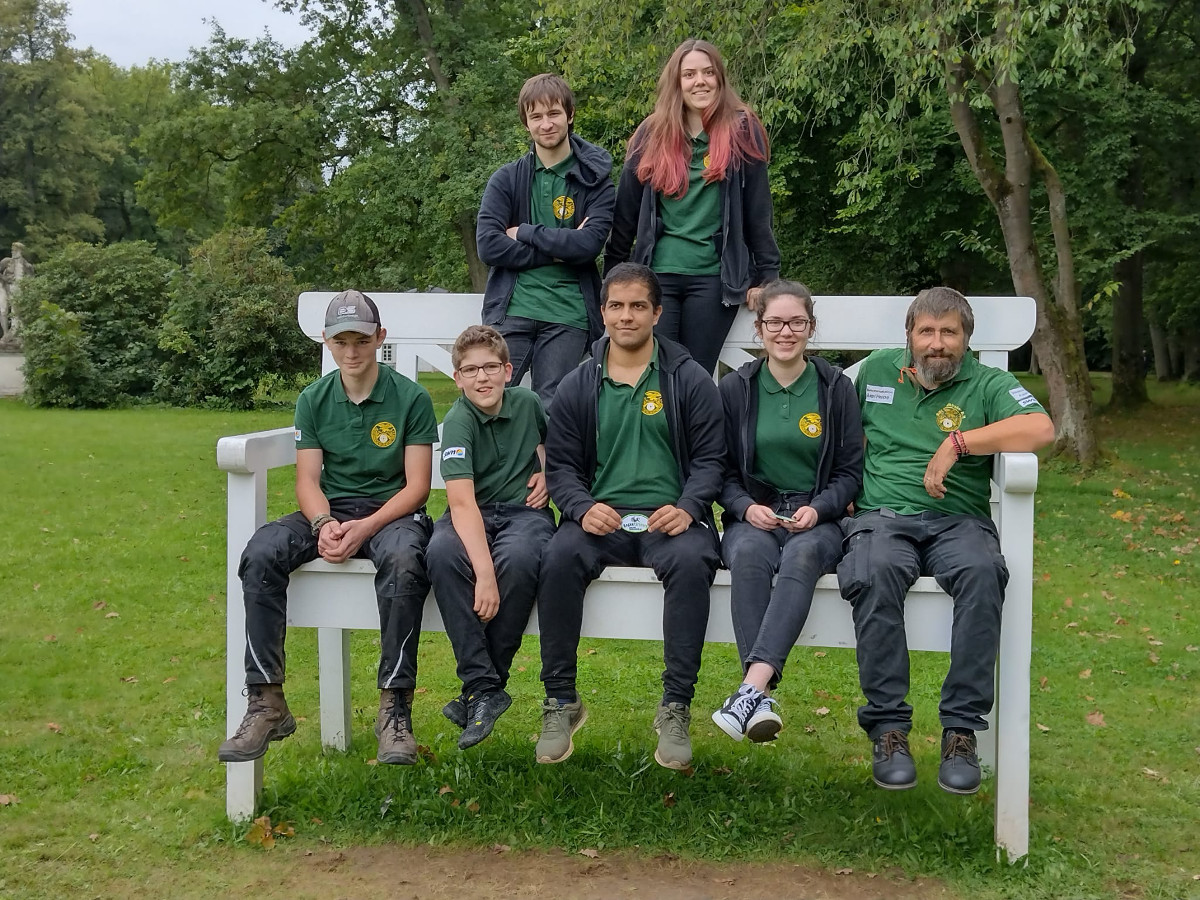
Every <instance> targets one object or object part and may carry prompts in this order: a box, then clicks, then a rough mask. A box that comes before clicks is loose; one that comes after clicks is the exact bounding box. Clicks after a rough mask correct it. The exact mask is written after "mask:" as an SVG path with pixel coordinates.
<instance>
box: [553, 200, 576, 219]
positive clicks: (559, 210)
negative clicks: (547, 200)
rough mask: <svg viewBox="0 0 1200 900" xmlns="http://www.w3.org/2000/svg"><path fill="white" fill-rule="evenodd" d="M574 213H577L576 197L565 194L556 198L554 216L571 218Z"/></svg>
mask: <svg viewBox="0 0 1200 900" xmlns="http://www.w3.org/2000/svg"><path fill="white" fill-rule="evenodd" d="M573 215H575V200H574V198H572V197H567V196H565V195H564V196H561V197H555V198H554V218H556V219H560V220H561V219H569V218H571V216H573Z"/></svg>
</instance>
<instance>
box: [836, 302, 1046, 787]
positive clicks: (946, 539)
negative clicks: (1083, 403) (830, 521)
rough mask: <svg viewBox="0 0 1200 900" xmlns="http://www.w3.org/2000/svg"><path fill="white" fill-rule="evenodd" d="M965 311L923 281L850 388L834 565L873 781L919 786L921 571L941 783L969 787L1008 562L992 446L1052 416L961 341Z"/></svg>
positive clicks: (1019, 443)
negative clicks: (856, 413)
mask: <svg viewBox="0 0 1200 900" xmlns="http://www.w3.org/2000/svg"><path fill="white" fill-rule="evenodd" d="M974 327H975V317H974V315H973V314H972V312H971V307H970V305H969V304H968V303H967V301H966V298H964V297H963V295H962V294H960V293H958V291H955V290H952V289H951V288H945V287H937V288H930V289H929V290H925V291H922V292H921V293H920V294H918V295H917V297H916V299H915V300H914V301H913V302H912V305H911V306H909V308H908V314H907V316H906V317H905V331H906V332H907V335H908V345H907V346H906V347H903V348H898V349H889V350H877V351H875V352H874V353H872V354H871V355H870V356H868V357H867V358H866V359H865V360H863V362H862V365H861V366H860V368H859V372H858V376H857V378H856V379H855V385H856V387H857V389H858V398H859V402H860V403H861V404H862V411H863V432H864V435H865V438H866V454H865V468H864V473H863V487H862V493H861V494H860V495H859V498H858V501H857V503H856V509H857V514H856V516H855V518H854V519H853V521H852V523H851V525H850V527H849V529H848V532H847V537H846V555H845V557H844V558H843V559H842V561H841V563H840V564H839V565H838V580H839V583H840V585H841V592H842V596H843V597H844V598H845V599H846V600H848V601H849V602H850V603H851V605H852V606H853V615H854V631H855V635H856V640H857V656H858V674H859V684H860V685H861V687H862V692H863V695H864V696H865V697H866V700H867V702H866V704H865V705H864V706H861V707H860V708H859V710H858V724H859V725H860V726H861V727H862V729H863V730H864V731H866V733H867V736H868V737H869V738H870V739H871V741H873V742H874V760H873V766H872V774H873V777H874V780H875V783H876V784H877V785H879V786H880V787H882V788H886V789H889V790H903V789H905V788H910V787H912V786H913V785H915V784H916V783H917V772H916V767H915V766H914V765H913V760H912V755H911V753H910V752H909V747H908V732H909V730H910V729H911V728H912V706H911V705H909V703H908V702H907V700H906V697H907V694H908V644H907V641H906V636H905V631H904V598H905V595H906V594H907V593H908V589H909V588H910V587H911V586H912V584H913V582H915V581H916V580H917V578H918V577H920V576H922V575H931V576H933V577H934V578H935V579H936V580H937V583H938V585H939V586H940V587H941V588H942V590H944V591H946V593H948V594H949V595H950V596H951V597H952V598H953V600H954V623H953V626H952V628H953V630H952V634H951V644H950V669H949V672H948V673H947V675H946V680H945V681H944V682H943V684H942V696H941V703H940V705H939V709H938V712H939V717H940V719H941V723H942V761H941V765H940V767H939V769H938V784H939V785H940V786H941V787H942V789H943V790H946V791H949V792H951V793H955V794H973V793H975V791H977V790H979V781H980V772H979V758H978V755H977V752H976V740H975V732H976V731H980V730H982V729H984V728H987V721H986V720H985V719H984V716H985V715H987V713H989V712H990V711H991V709H992V701H993V699H994V674H993V673H994V669H995V663H996V652H997V649H998V647H999V644H1000V608H1001V604H1002V602H1003V600H1004V588H1005V586H1006V585H1007V583H1008V569H1007V568H1006V567H1005V564H1004V557H1003V556H1001V554H1000V539H999V536H998V534H997V532H996V527H995V525H994V523H993V522H992V520H991V517H990V516H989V509H988V501H989V499H990V484H989V478H990V475H991V470H992V460H991V457H992V454H994V453H1000V452H1003V451H1010V452H1032V451H1034V450H1037V449H1038V448H1039V447H1044V446H1045V445H1046V444H1048V443H1050V442H1051V441H1052V440H1054V423H1053V422H1051V421H1050V417H1049V416H1048V415H1046V412H1045V410H1044V409H1043V408H1042V405H1041V404H1040V403H1039V402H1038V401H1037V399H1036V398H1035V397H1034V396H1033V395H1032V394H1030V393H1029V391H1027V390H1025V388H1023V387H1022V386H1021V384H1020V383H1019V382H1018V381H1017V379H1016V378H1015V377H1013V375H1012V374H1011V373H1009V372H1006V371H1004V370H1002V369H995V368H992V367H991V366H985V365H983V364H982V363H980V362H979V361H978V360H976V359H975V357H974V356H972V355H971V354H970V352H969V351H968V343H969V341H970V339H971V333H972V331H973V330H974Z"/></svg>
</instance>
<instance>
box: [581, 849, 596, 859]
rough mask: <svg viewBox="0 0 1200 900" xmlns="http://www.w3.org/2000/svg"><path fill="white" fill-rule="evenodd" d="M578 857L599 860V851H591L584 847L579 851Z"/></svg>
mask: <svg viewBox="0 0 1200 900" xmlns="http://www.w3.org/2000/svg"><path fill="white" fill-rule="evenodd" d="M579 855H580V856H586V857H587V858H588V859H599V858H600V851H599V850H593V849H592V848H591V847H585V848H584V849H582V850H580V851H579Z"/></svg>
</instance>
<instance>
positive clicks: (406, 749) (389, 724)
mask: <svg viewBox="0 0 1200 900" xmlns="http://www.w3.org/2000/svg"><path fill="white" fill-rule="evenodd" d="M412 701H413V691H412V688H407V689H405V688H400V689H394V690H393V689H390V688H387V689H384V690H382V691H380V692H379V718H378V720H376V722H375V736H376V737H377V738H379V752H378V753H376V754H375V758H376V759H377V760H379V762H381V763H389V764H391V765H394V766H411V765H413V764H414V763H416V761H417V742H416V739H415V738H414V737H413V733H412Z"/></svg>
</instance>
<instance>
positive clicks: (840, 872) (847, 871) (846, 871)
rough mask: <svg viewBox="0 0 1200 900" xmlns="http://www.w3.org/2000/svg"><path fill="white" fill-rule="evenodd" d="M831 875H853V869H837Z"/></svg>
mask: <svg viewBox="0 0 1200 900" xmlns="http://www.w3.org/2000/svg"><path fill="white" fill-rule="evenodd" d="M833 874H834V875H853V874H854V870H853V869H838V870H837V871H835V872H834V873H833Z"/></svg>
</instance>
